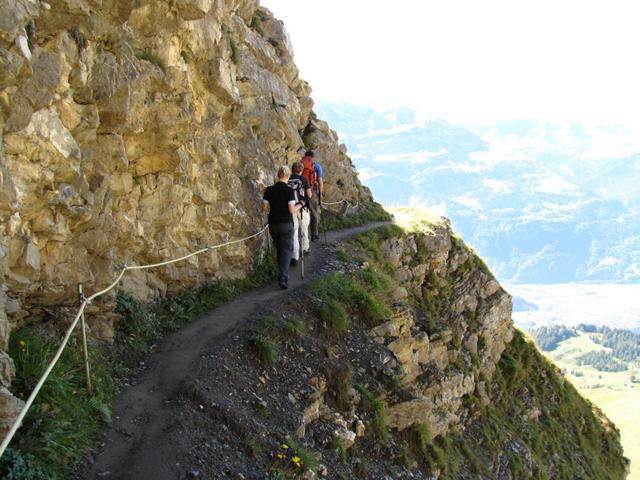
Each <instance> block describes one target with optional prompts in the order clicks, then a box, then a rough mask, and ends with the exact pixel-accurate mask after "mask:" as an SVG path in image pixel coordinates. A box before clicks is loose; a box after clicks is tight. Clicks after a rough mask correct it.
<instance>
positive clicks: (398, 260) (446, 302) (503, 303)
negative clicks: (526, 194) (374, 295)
mask: <svg viewBox="0 0 640 480" xmlns="http://www.w3.org/2000/svg"><path fill="white" fill-rule="evenodd" d="M383 250H384V251H385V252H386V255H387V258H388V259H389V261H390V262H391V263H392V265H393V266H394V268H395V272H396V281H397V282H398V288H396V292H395V296H396V300H397V301H398V302H399V305H402V304H403V303H404V300H405V299H406V298H408V296H409V295H411V296H413V298H414V299H417V300H418V302H419V303H421V304H422V306H423V308H421V309H413V308H406V307H404V308H398V309H397V311H396V314H395V316H394V318H393V319H391V320H390V321H389V322H386V323H384V324H382V325H379V326H377V327H376V328H374V329H373V330H372V331H371V336H372V338H373V339H374V340H375V341H376V342H378V343H380V344H381V345H384V346H386V348H387V350H388V352H389V354H388V355H387V356H385V358H384V359H382V362H381V365H380V366H379V368H380V370H381V373H382V374H383V375H385V376H387V377H388V378H389V380H390V381H391V383H392V384H394V385H397V390H398V391H399V392H401V395H398V396H397V398H396V397H394V396H391V397H390V398H388V399H387V403H388V405H389V409H388V415H389V426H390V427H392V428H395V429H397V430H404V429H405V428H407V427H410V426H411V425H414V424H417V423H427V424H428V425H430V426H431V429H432V433H433V434H434V435H440V434H442V433H446V432H447V431H449V430H451V429H455V428H457V427H458V426H460V425H461V424H462V423H463V422H464V418H465V416H466V415H467V412H466V409H465V408H464V406H463V399H464V398H465V396H469V395H470V394H474V393H475V394H476V396H478V397H479V398H481V399H483V401H484V402H488V401H489V399H488V397H487V395H486V384H485V383H486V382H487V381H489V380H490V379H491V378H492V377H493V373H494V371H495V369H496V366H497V364H498V362H499V360H500V357H501V355H502V352H503V351H504V349H505V347H506V345H507V344H508V343H509V342H510V341H511V339H512V338H513V324H512V321H511V310H512V305H511V297H510V295H509V294H507V293H506V292H505V291H504V290H503V289H502V288H501V287H500V286H499V284H498V283H497V282H496V280H495V279H494V278H493V276H492V275H491V274H490V273H489V272H488V271H483V268H482V267H481V266H480V263H479V262H480V260H479V259H478V258H477V257H476V256H475V254H474V253H473V252H472V251H471V250H469V249H468V248H467V247H466V246H465V245H464V243H463V242H462V240H460V239H457V238H454V237H452V234H451V230H450V229H449V226H448V224H447V223H446V222H444V223H442V224H441V225H435V226H433V228H432V231H431V232H427V233H416V234H413V235H408V236H406V237H402V238H391V239H389V240H386V241H385V242H384V244H383ZM418 312H420V313H418Z"/></svg>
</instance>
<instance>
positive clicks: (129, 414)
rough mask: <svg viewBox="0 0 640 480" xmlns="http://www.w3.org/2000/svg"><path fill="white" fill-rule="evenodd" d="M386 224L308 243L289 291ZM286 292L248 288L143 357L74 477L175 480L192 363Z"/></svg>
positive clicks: (274, 287)
mask: <svg viewBox="0 0 640 480" xmlns="http://www.w3.org/2000/svg"><path fill="white" fill-rule="evenodd" d="M386 223H388V222H373V223H369V224H366V225H363V226H360V227H355V228H351V229H346V230H339V231H333V232H328V233H327V243H326V244H325V243H324V242H317V243H314V244H312V248H311V253H310V255H309V256H308V257H306V258H305V273H306V275H305V279H304V280H302V279H301V276H300V270H299V268H300V267H299V266H298V267H295V268H292V271H291V278H290V281H289V286H290V290H289V292H290V291H291V290H295V289H296V288H299V287H300V286H302V285H303V284H305V283H307V282H309V281H311V280H313V279H314V278H317V277H318V276H320V275H322V274H324V273H327V268H326V265H327V263H328V261H329V260H330V258H331V251H332V249H331V244H333V243H336V242H340V241H343V240H347V239H349V238H351V237H353V236H355V235H357V234H358V233H361V232H364V231H367V230H371V229H373V228H376V227H378V226H381V225H384V224H386ZM286 295H288V292H287V291H283V290H280V289H278V288H277V284H276V282H275V280H274V281H273V282H271V283H269V284H267V285H265V286H264V287H261V288H258V289H256V290H251V291H249V292H246V293H244V294H242V295H240V296H239V297H238V298H236V299H235V300H233V301H231V302H230V303H227V304H225V305H223V306H221V307H218V308H216V309H214V310H212V311H210V312H209V313H207V314H205V315H203V316H202V317H200V318H198V319H197V320H194V321H193V322H191V323H189V324H188V325H186V326H185V327H183V328H182V329H181V330H179V331H177V332H175V333H173V334H171V335H169V336H168V337H166V338H164V339H163V340H162V341H160V342H159V343H158V346H157V348H156V350H155V351H154V352H153V353H152V354H150V355H149V356H148V357H147V358H146V359H145V368H144V370H143V371H141V372H140V373H138V374H137V376H136V377H135V378H133V379H130V384H129V386H127V387H125V388H123V389H122V391H121V392H120V393H119V394H118V395H117V396H116V398H115V401H114V405H113V423H112V424H111V425H110V426H109V428H108V429H107V430H106V432H105V435H104V438H103V443H102V446H101V448H100V449H99V451H98V452H96V454H95V456H94V458H93V459H92V460H91V461H90V462H88V463H87V464H85V465H84V466H83V467H82V468H81V469H80V470H79V471H78V474H77V475H76V476H75V478H77V479H103V478H107V479H119V480H120V479H132V480H133V479H136V480H146V479H150V480H164V479H167V480H169V479H172V480H173V479H176V478H180V477H176V471H175V468H174V466H175V463H176V462H179V458H178V457H179V452H177V451H176V448H175V447H176V446H175V445H174V444H173V442H171V441H169V436H170V433H171V431H172V430H173V429H174V428H175V427H176V422H177V418H176V402H175V399H176V398H177V397H178V396H179V393H180V392H183V391H184V390H185V389H187V388H188V385H189V383H190V381H191V380H190V376H191V373H190V372H192V369H193V365H194V364H195V363H196V362H198V361H199V359H200V357H201V355H202V354H203V352H206V351H207V350H209V349H211V348H212V347H214V346H215V344H216V343H217V342H219V341H222V340H223V338H225V337H226V336H227V335H228V333H229V332H230V331H232V330H233V329H234V328H235V327H238V326H240V325H242V324H243V323H244V322H245V321H246V320H247V319H248V318H250V316H251V315H252V314H254V313H259V312H260V309H261V306H262V305H273V304H274V302H277V301H278V300H279V299H284V298H286V297H285V296H286Z"/></svg>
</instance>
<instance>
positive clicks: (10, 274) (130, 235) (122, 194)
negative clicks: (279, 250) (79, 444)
mask: <svg viewBox="0 0 640 480" xmlns="http://www.w3.org/2000/svg"><path fill="white" fill-rule="evenodd" d="M310 91H311V90H310V88H309V86H308V84H307V83H306V82H305V81H303V80H301V79H300V78H299V77H298V70H297V69H296V66H295V65H294V63H293V57H292V50H291V45H290V42H289V39H288V37H287V33H286V31H285V29H284V27H283V24H282V22H280V21H278V20H276V19H275V18H273V17H272V15H271V14H270V13H269V12H268V11H267V10H266V9H264V8H259V5H258V2H257V0H216V1H213V0H178V1H171V2H170V1H164V0H157V1H155V0H152V1H145V2H132V1H127V0H109V1H106V2H102V1H100V2H99V1H93V0H78V1H67V0H60V1H52V2H45V1H33V0H8V1H2V2H0V183H1V185H2V190H1V191H0V283H1V288H0V380H1V382H2V387H0V388H5V387H8V386H9V383H10V379H11V375H12V366H11V360H10V359H9V358H8V357H7V356H6V354H4V353H1V351H2V350H6V347H7V339H8V336H9V333H10V331H11V329H12V328H14V327H15V326H16V325H19V324H21V323H24V322H33V321H36V320H40V319H42V318H52V317H55V316H56V313H58V312H59V309H58V308H56V307H57V306H65V305H67V306H71V305H73V304H74V303H75V295H76V294H75V289H76V285H77V284H78V283H81V284H83V285H84V288H85V291H89V292H90V293H91V292H94V291H96V290H97V289H99V288H101V287H104V286H105V285H107V284H109V283H110V282H111V281H112V280H113V279H114V274H115V271H116V269H117V267H118V265H120V264H123V263H126V264H130V265H131V264H144V263H153V262H158V261H162V260H166V259H169V258H175V257H178V256H181V255H184V254H186V253H190V252H192V251H194V250H197V249H199V248H202V247H203V246H206V245H213V244H218V243H221V242H223V241H226V240H228V239H234V238H239V237H243V236H246V235H248V234H250V233H254V232H256V231H257V230H259V229H260V228H261V226H262V224H263V219H261V217H260V215H259V214H258V210H257V208H258V202H259V200H260V196H261V191H262V189H263V187H264V186H265V185H267V184H270V183H271V182H272V181H273V179H274V170H275V168H276V166H277V165H280V164H284V163H287V164H290V163H291V162H292V161H294V160H297V159H299V158H300V156H301V152H303V151H304V149H305V145H306V146H307V147H312V148H314V149H315V151H316V156H317V158H318V160H319V161H320V162H321V163H322V164H323V166H324V168H325V170H326V175H327V178H326V185H327V188H326V197H327V198H328V199H331V200H333V199H336V200H339V199H341V198H347V199H351V200H353V199H356V198H362V199H368V198H370V196H369V194H368V192H367V191H366V189H363V188H362V187H361V186H360V184H359V182H358V180H357V178H356V176H355V171H354V169H353V166H352V164H351V162H350V160H349V159H348V157H347V156H346V154H345V148H344V147H343V146H340V145H338V143H337V136H336V134H335V132H333V131H331V130H330V129H329V127H328V126H327V125H326V124H325V123H324V122H321V121H318V120H317V119H316V118H315V115H314V114H313V111H312V108H313V101H312V100H311V98H310V96H309V95H310ZM260 244H261V240H255V241H253V242H249V243H242V244H238V245H236V246H234V247H232V248H227V249H224V250H217V251H214V252H211V253H207V254H205V255H201V256H199V257H196V258H193V259H192V260H190V261H189V262H185V263H183V264H177V265H175V266H171V267H168V268H165V269H157V270H148V271H145V272H139V273H137V274H131V275H130V274H127V276H126V277H125V278H124V283H123V286H122V288H123V289H124V290H126V291H128V292H130V293H132V294H134V295H135V296H137V297H138V298H142V299H145V300H148V299H151V298H153V297H155V296H157V295H163V294H165V293H167V292H174V291H177V290H180V289H183V288H185V287H188V286H191V285H194V284H199V283H202V282H203V281H205V280H208V279H211V278H212V277H237V276H240V275H242V274H243V273H245V272H246V271H247V269H248V267H249V266H250V265H251V264H252V261H253V259H254V257H255V255H254V254H255V252H259V251H260V248H259V247H260ZM106 310H108V308H107V309H103V312H102V313H103V314H102V315H101V316H100V317H97V316H96V315H92V316H91V317H90V318H93V319H94V321H93V325H92V331H93V334H94V336H97V337H102V338H109V337H110V336H111V335H112V334H113V322H114V321H117V317H116V316H113V315H109V314H106V313H104V311H106ZM95 319H99V321H96V320H95ZM3 392H4V393H7V392H6V390H3ZM4 393H3V394H4Z"/></svg>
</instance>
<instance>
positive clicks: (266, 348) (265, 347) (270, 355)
mask: <svg viewBox="0 0 640 480" xmlns="http://www.w3.org/2000/svg"><path fill="white" fill-rule="evenodd" d="M249 344H250V345H251V347H252V348H253V350H254V352H255V354H256V356H257V357H258V360H260V362H261V363H262V364H263V365H273V364H275V363H276V362H277V360H278V346H277V345H276V344H275V343H273V341H272V340H271V339H270V338H268V337H265V336H263V335H253V336H251V337H250V338H249Z"/></svg>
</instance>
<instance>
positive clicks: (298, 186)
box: [287, 178, 307, 206]
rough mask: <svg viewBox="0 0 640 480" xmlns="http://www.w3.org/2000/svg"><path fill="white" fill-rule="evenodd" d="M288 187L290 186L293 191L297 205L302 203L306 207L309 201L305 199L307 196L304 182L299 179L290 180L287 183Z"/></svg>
mask: <svg viewBox="0 0 640 480" xmlns="http://www.w3.org/2000/svg"><path fill="white" fill-rule="evenodd" d="M287 185H289V187H290V188H291V189H292V190H293V195H294V197H295V199H296V204H297V203H302V204H303V205H305V206H306V204H307V201H306V198H305V197H306V195H305V193H304V184H303V183H302V180H300V179H299V178H289V182H288V183H287Z"/></svg>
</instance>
